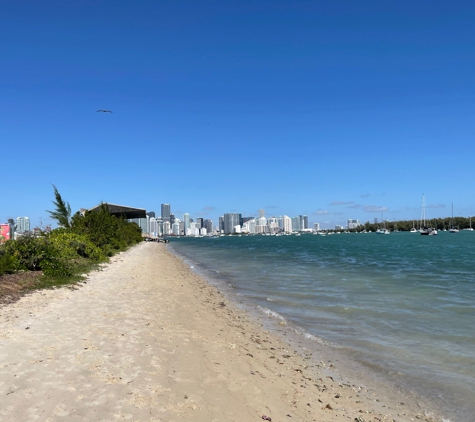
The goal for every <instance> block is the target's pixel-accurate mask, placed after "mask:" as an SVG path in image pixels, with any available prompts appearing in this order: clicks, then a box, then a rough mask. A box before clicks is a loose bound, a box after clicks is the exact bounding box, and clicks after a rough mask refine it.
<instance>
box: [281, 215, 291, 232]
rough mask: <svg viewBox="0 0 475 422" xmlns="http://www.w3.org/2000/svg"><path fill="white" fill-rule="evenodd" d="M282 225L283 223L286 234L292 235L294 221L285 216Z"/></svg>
mask: <svg viewBox="0 0 475 422" xmlns="http://www.w3.org/2000/svg"><path fill="white" fill-rule="evenodd" d="M282 223H283V228H282V230H283V231H284V232H285V233H292V219H291V218H290V217H288V216H287V215H284V216H283V217H282Z"/></svg>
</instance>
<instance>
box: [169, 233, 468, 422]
mask: <svg viewBox="0 0 475 422" xmlns="http://www.w3.org/2000/svg"><path fill="white" fill-rule="evenodd" d="M170 246H171V248H172V249H173V250H175V251H176V252H177V253H178V254H180V255H182V256H183V257H185V258H186V259H187V260H189V262H191V263H192V264H193V265H194V266H195V267H197V269H198V270H199V271H200V272H202V273H203V274H204V275H205V276H207V277H208V278H210V279H214V280H215V281H217V282H222V283H226V284H232V286H233V287H234V289H235V291H236V292H237V293H238V294H239V295H241V296H242V298H243V299H244V300H246V301H247V302H248V303H250V304H253V305H257V306H258V309H260V310H261V311H263V312H268V313H270V314H272V315H274V316H277V317H279V318H283V319H285V320H286V321H288V322H289V323H291V324H292V326H295V327H297V328H298V331H299V332H300V333H301V334H302V335H303V336H305V337H307V338H310V339H314V340H315V341H316V342H319V343H320V344H321V343H324V344H326V345H327V346H328V347H329V348H334V349H335V350H336V349H338V350H339V351H340V352H341V353H344V354H345V355H347V356H348V357H349V358H350V359H351V360H356V361H358V362H359V363H360V364H361V365H363V366H364V367H365V368H368V371H371V372H372V373H374V374H375V375H377V376H379V377H382V378H384V379H387V380H388V381H389V382H392V383H394V384H396V385H397V386H399V387H401V388H403V389H405V390H406V391H412V392H415V393H417V394H418V395H420V396H421V397H424V398H425V399H427V400H428V401H429V402H430V403H433V404H434V405H436V406H437V407H438V408H440V409H442V412H443V414H444V415H445V416H446V418H447V419H450V420H451V421H453V422H455V421H474V420H475V416H474V415H475V399H474V397H475V396H474V392H475V335H474V334H475V232H460V233H458V234H449V233H444V232H442V233H440V234H439V236H430V237H429V236H421V235H419V234H412V233H392V234H391V235H389V236H380V235H376V234H374V233H368V234H340V235H333V236H325V237H323V236H315V235H302V236H242V237H230V236H225V237H220V238H196V239H194V238H181V239H174V240H172V241H171V243H170Z"/></svg>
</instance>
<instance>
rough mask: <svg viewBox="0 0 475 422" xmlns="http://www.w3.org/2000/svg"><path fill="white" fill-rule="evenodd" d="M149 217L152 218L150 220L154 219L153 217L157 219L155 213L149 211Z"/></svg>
mask: <svg viewBox="0 0 475 422" xmlns="http://www.w3.org/2000/svg"><path fill="white" fill-rule="evenodd" d="M147 216H148V217H150V218H152V217H154V218H155V211H149V212H148V213H147Z"/></svg>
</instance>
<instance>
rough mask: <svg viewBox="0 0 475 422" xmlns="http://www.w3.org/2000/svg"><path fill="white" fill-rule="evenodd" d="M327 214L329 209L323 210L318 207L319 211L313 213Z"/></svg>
mask: <svg viewBox="0 0 475 422" xmlns="http://www.w3.org/2000/svg"><path fill="white" fill-rule="evenodd" d="M326 214H328V211H327V210H322V209H318V210H317V211H315V212H313V213H312V215H326Z"/></svg>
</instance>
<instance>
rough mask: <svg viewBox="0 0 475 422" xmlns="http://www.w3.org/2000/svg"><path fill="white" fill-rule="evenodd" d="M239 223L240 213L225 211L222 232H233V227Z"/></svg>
mask: <svg viewBox="0 0 475 422" xmlns="http://www.w3.org/2000/svg"><path fill="white" fill-rule="evenodd" d="M240 225H241V214H238V213H227V214H224V233H226V234H230V233H234V227H235V226H240Z"/></svg>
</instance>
